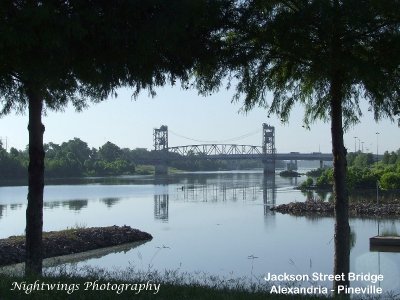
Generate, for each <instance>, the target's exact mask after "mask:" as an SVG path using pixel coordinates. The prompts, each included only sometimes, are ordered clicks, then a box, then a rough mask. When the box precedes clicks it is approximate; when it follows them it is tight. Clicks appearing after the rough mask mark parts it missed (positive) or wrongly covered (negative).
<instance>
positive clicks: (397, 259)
mask: <svg viewBox="0 0 400 300" xmlns="http://www.w3.org/2000/svg"><path fill="white" fill-rule="evenodd" d="M302 180H303V178H298V179H297V178H296V179H289V178H281V177H280V176H278V175H276V176H275V177H264V175H263V174H262V173H261V171H257V170H255V171H235V172H208V173H200V172H197V173H180V174H173V175H169V176H167V177H162V178H154V177H153V176H126V177H118V178H108V179H105V178H89V179H84V180H83V179H82V180H81V179H76V180H69V181H58V182H57V181H53V182H50V183H49V184H48V185H46V187H45V203H44V230H45V231H51V230H60V229H65V228H71V227H80V226H81V227H82V226H84V227H92V226H110V225H129V226H131V227H134V228H138V229H140V230H143V231H146V232H149V233H150V234H152V235H153V237H154V238H153V240H152V241H150V242H147V243H145V244H143V245H141V246H139V247H137V248H134V249H131V250H127V251H125V252H118V253H111V254H108V255H106V256H103V257H101V258H92V259H89V260H86V261H83V262H79V263H78V266H79V267H80V266H83V265H86V266H87V265H88V266H94V267H101V268H105V269H113V268H125V267H127V266H134V267H135V268H136V269H138V270H140V269H142V270H148V269H151V270H158V271H160V272H163V271H164V270H172V271H179V272H189V273H191V274H199V272H201V273H203V272H205V273H207V274H209V275H218V276H222V277H226V278H234V277H242V276H246V277H249V278H251V277H253V275H257V276H263V275H264V274H267V273H271V274H283V273H290V274H311V273H313V272H320V273H323V274H331V273H332V270H333V247H334V246H333V232H334V219H333V218H332V217H293V216H289V215H283V214H279V213H273V212H271V211H270V210H269V207H270V206H272V205H275V204H282V203H288V202H291V201H304V200H305V195H304V194H302V193H301V192H300V191H298V190H295V189H293V187H294V186H295V185H297V184H299V183H300V182H301V181H302ZM26 195H27V187H26V186H18V185H16V186H1V187H0V238H5V237H8V236H10V235H18V234H23V232H24V228H25V209H26ZM326 198H327V199H328V198H329V195H327V196H326ZM350 226H351V230H352V248H351V271H352V272H355V273H357V274H360V273H368V272H369V273H373V274H383V275H384V280H383V281H382V282H380V283H379V285H380V286H381V287H382V288H383V289H384V290H399V289H400V281H399V278H400V254H399V253H391V252H371V251H370V250H369V238H370V237H372V236H374V235H376V234H377V231H378V226H379V228H380V231H381V232H383V231H384V232H396V231H397V232H400V221H399V220H396V219H385V220H380V221H378V220H377V219H373V218H352V219H351V220H350ZM360 284H361V285H362V284H366V283H365V282H361V283H360ZM327 285H328V284H327Z"/></svg>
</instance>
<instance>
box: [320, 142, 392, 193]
mask: <svg viewBox="0 0 400 300" xmlns="http://www.w3.org/2000/svg"><path fill="white" fill-rule="evenodd" d="M398 152H399V150H398V151H396V152H392V153H388V152H386V155H385V156H384V158H383V160H382V161H381V162H379V163H372V162H371V156H373V155H372V154H370V153H369V154H366V153H360V152H359V153H355V154H354V153H350V154H348V157H350V158H349V159H348V161H349V166H348V168H347V177H346V179H347V185H348V188H350V189H359V188H376V184H377V181H379V185H380V187H381V188H382V189H388V190H390V189H400V161H399V160H398V157H397V153H398ZM385 157H386V159H385ZM332 184H333V170H332V169H328V170H325V171H324V172H323V173H322V174H321V175H320V176H319V177H318V178H317V182H316V186H317V187H319V188H326V187H330V186H332Z"/></svg>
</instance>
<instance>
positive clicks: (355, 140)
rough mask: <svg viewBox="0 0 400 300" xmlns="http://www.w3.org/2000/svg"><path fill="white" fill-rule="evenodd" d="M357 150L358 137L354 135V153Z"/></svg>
mask: <svg viewBox="0 0 400 300" xmlns="http://www.w3.org/2000/svg"><path fill="white" fill-rule="evenodd" d="M356 152H357V137H356V136H355V137H354V153H356Z"/></svg>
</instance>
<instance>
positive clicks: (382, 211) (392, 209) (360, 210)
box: [270, 201, 400, 217]
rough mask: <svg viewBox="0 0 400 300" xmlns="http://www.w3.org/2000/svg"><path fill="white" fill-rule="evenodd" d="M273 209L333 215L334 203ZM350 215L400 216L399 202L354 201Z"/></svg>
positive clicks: (314, 203) (275, 209)
mask: <svg viewBox="0 0 400 300" xmlns="http://www.w3.org/2000/svg"><path fill="white" fill-rule="evenodd" d="M270 209H271V210H272V211H276V212H280V213H283V214H291V215H295V216H307V215H317V216H333V214H334V204H333V203H331V202H322V201H306V202H291V203H289V204H281V205H278V206H275V207H272V208H270ZM349 215H350V217H398V216H400V204H399V203H385V204H376V203H354V204H349Z"/></svg>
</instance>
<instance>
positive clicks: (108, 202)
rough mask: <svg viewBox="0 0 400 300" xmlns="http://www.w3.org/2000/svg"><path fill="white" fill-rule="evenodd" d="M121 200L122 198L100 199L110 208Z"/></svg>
mask: <svg viewBox="0 0 400 300" xmlns="http://www.w3.org/2000/svg"><path fill="white" fill-rule="evenodd" d="M120 200H121V199H120V198H102V199H100V201H101V202H103V203H104V204H105V205H106V206H107V207H108V208H111V207H113V206H114V205H115V204H117V203H118V202H119V201H120Z"/></svg>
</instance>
